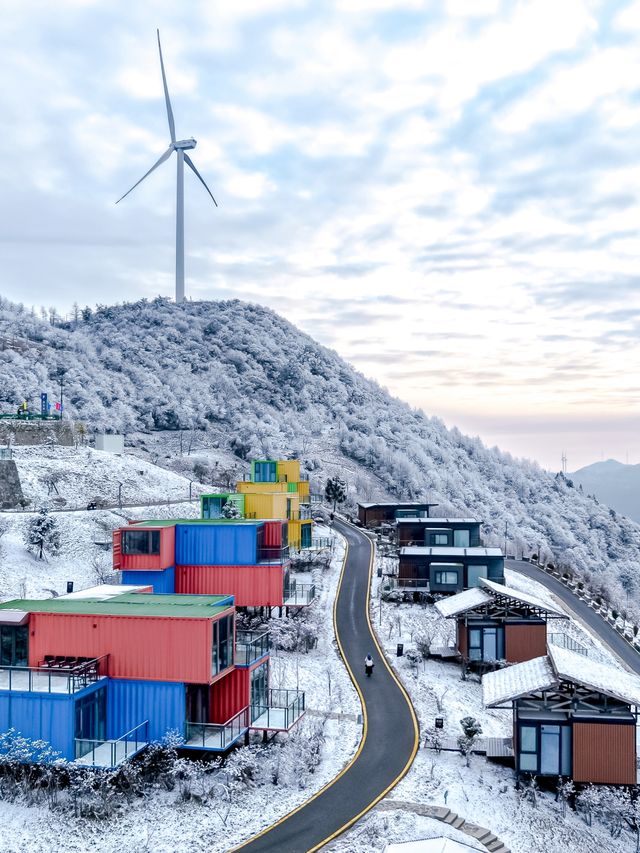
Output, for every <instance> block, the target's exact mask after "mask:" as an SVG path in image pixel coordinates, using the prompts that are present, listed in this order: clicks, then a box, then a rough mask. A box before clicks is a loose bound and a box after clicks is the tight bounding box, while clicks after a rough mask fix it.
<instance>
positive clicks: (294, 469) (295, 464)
mask: <svg viewBox="0 0 640 853" xmlns="http://www.w3.org/2000/svg"><path fill="white" fill-rule="evenodd" d="M278 479H279V480H283V479H286V480H288V481H289V482H290V483H297V482H298V480H299V479H300V460H298V459H287V460H282V461H279V462H278Z"/></svg>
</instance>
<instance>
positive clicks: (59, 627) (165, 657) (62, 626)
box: [29, 608, 234, 684]
mask: <svg viewBox="0 0 640 853" xmlns="http://www.w3.org/2000/svg"><path fill="white" fill-rule="evenodd" d="M233 612H234V611H233V608H229V609H228V610H225V611H224V612H223V613H224V616H225V617H226V616H227V615H229V614H232V613H233ZM217 618H220V617H219V616H218V617H217ZM214 621H216V620H215V619H194V618H189V619H184V618H176V617H173V618H172V617H158V616H112V615H106V614H99V615H96V614H77V613H74V614H67V613H32V614H31V617H30V621H29V635H30V636H29V666H38V664H40V663H41V662H42V661H43V660H44V657H45V655H64V656H65V657H66V656H69V657H101V656H102V655H107V654H108V655H109V675H110V676H111V677H113V678H138V679H143V680H149V681H181V682H191V683H195V684H208V683H210V682H211V680H212V675H211V645H212V638H213V628H212V625H213V622H214Z"/></svg>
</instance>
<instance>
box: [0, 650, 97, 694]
mask: <svg viewBox="0 0 640 853" xmlns="http://www.w3.org/2000/svg"><path fill="white" fill-rule="evenodd" d="M71 660H72V659H70V658H64V657H53V656H46V657H45V659H44V662H43V664H42V665H41V666H2V667H0V691H2V690H11V691H21V692H24V693H77V692H78V691H79V690H84V688H85V687H88V686H89V685H90V684H95V683H96V681H99V680H100V679H101V678H106V677H107V675H108V674H109V655H103V656H102V657H100V658H91V659H86V660H80V659H78V658H75V659H73V660H75V661H76V663H75V664H73V665H72V664H71V663H70V661H71Z"/></svg>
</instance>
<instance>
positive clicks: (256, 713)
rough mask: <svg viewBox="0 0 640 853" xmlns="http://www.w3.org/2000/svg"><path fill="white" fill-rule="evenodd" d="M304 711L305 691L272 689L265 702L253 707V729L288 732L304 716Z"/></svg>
mask: <svg viewBox="0 0 640 853" xmlns="http://www.w3.org/2000/svg"><path fill="white" fill-rule="evenodd" d="M304 709H305V696H304V691H302V690H284V689H275V688H271V689H270V690H269V691H268V692H267V696H266V701H265V702H255V703H253V704H252V705H251V721H252V722H251V728H252V729H263V730H271V731H288V730H289V729H290V728H291V727H292V726H293V725H294V724H295V723H297V722H298V720H299V719H300V717H301V716H302V715H303V714H304Z"/></svg>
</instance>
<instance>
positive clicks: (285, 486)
mask: <svg viewBox="0 0 640 853" xmlns="http://www.w3.org/2000/svg"><path fill="white" fill-rule="evenodd" d="M290 485H291V483H252V482H251V481H250V480H238V482H237V483H236V489H237V490H238V492H240V493H241V494H243V495H247V494H254V493H258V492H261V493H271V492H288V491H289V486H290ZM306 485H309V484H308V482H307V483H306Z"/></svg>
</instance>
